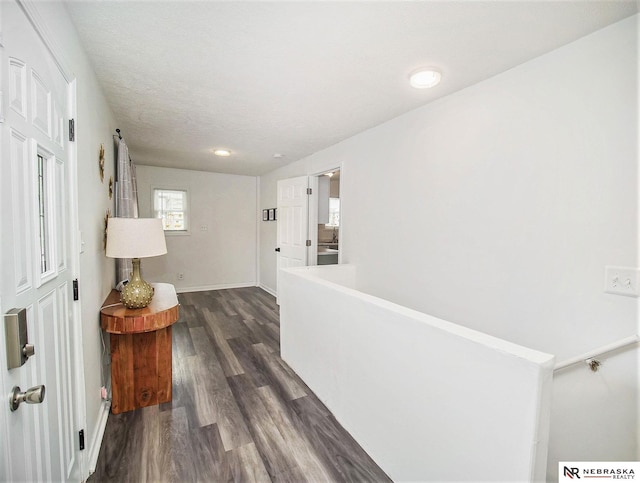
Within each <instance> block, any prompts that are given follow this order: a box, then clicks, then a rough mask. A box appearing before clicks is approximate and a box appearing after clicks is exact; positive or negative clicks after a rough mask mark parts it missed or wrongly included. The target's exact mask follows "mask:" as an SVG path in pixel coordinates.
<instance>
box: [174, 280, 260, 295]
mask: <svg viewBox="0 0 640 483" xmlns="http://www.w3.org/2000/svg"><path fill="white" fill-rule="evenodd" d="M255 286H256V283H255V282H246V283H222V284H218V285H201V286H195V287H176V292H177V293H187V292H207V291H209V290H226V289H230V288H245V287H255Z"/></svg>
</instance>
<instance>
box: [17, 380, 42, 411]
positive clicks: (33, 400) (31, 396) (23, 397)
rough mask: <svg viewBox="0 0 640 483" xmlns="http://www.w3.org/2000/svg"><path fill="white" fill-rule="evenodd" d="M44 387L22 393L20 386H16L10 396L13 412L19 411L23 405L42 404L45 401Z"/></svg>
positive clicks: (35, 387)
mask: <svg viewBox="0 0 640 483" xmlns="http://www.w3.org/2000/svg"><path fill="white" fill-rule="evenodd" d="M44 392H45V391H44V386H34V387H32V388H29V389H27V390H26V391H25V392H22V391H20V386H15V387H14V388H13V390H12V391H11V393H10V394H9V407H10V408H11V411H15V410H16V409H18V407H19V406H20V404H21V403H23V402H24V403H27V404H40V403H41V402H42V401H44Z"/></svg>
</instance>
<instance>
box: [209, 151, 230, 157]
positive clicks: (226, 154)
mask: <svg viewBox="0 0 640 483" xmlns="http://www.w3.org/2000/svg"><path fill="white" fill-rule="evenodd" d="M213 154H215V155H216V156H221V157H223V158H226V157H227V156H231V151H229V150H228V149H216V150H215V151H214V152H213Z"/></svg>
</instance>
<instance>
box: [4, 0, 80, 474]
mask: <svg viewBox="0 0 640 483" xmlns="http://www.w3.org/2000/svg"><path fill="white" fill-rule="evenodd" d="M15 2H16V3H17V4H18V6H19V7H20V8H21V9H22V11H23V12H24V14H25V16H26V18H27V20H28V21H29V22H30V23H31V25H32V26H33V28H34V30H35V32H36V34H37V35H38V36H39V37H40V39H41V40H42V42H43V46H44V47H45V48H46V49H47V51H48V52H49V55H50V56H51V58H52V60H53V61H54V63H55V64H56V66H57V67H58V69H59V71H60V74H61V75H62V77H63V78H64V80H65V82H66V84H67V90H68V92H67V106H65V107H66V112H67V114H68V117H69V119H77V78H76V76H75V74H74V73H73V71H72V70H71V68H70V63H69V62H68V59H67V58H66V55H65V53H64V51H63V50H62V49H61V48H60V47H59V44H58V41H57V39H56V37H55V36H54V35H53V34H52V33H51V31H50V29H49V28H48V26H47V23H46V21H45V16H44V15H43V14H41V8H42V7H41V6H39V3H38V2H37V1H36V0H15ZM1 17H2V5H0V18H1ZM0 25H1V24H0ZM1 34H2V32H1V31H0V42H1V39H2V37H1ZM0 49H4V46H3V45H2V44H1V43H0ZM3 57H4V55H3ZM0 89H1V87H0ZM4 109H6V106H4V105H2V103H0V123H3V122H4ZM0 136H2V134H0ZM2 141H5V140H4V139H2ZM66 144H67V148H68V150H67V157H66V163H68V166H69V175H68V179H67V180H66V181H67V183H68V184H67V188H68V202H69V205H70V207H71V209H70V210H69V217H70V219H69V226H70V230H69V239H68V240H67V242H68V244H69V268H68V269H69V270H70V271H71V274H72V278H73V279H77V278H79V275H80V233H79V226H80V225H79V213H78V206H79V204H78V203H79V201H78V147H77V138H76V140H75V141H73V142H70V141H67V143H66ZM71 309H72V310H71V318H72V322H71V324H72V331H71V333H72V344H73V349H74V357H75V358H76V359H75V364H74V371H73V375H72V379H71V381H69V383H70V384H73V385H74V386H75V388H76V391H75V401H68V402H69V404H72V405H73V407H75V408H76V412H75V420H74V421H73V424H74V425H75V428H74V431H76V432H77V431H78V430H80V429H82V428H85V427H86V401H85V398H84V396H85V394H86V391H85V379H84V354H83V351H82V324H81V321H82V304H81V302H78V303H72V305H71ZM6 310H8V308H7V307H4V306H3V304H2V300H0V314H4V312H5V311H6ZM4 382H5V375H4V370H0V384H2V387H4ZM0 412H2V414H3V415H2V417H3V418H4V420H5V427H8V426H7V425H8V418H9V417H10V415H9V412H8V411H5V410H2V411H0ZM10 443H11V440H10V435H8V434H5V435H2V436H0V449H1V450H3V451H2V453H3V454H4V458H3V459H4V461H3V463H4V465H3V466H4V468H7V469H8V468H10V467H11V463H10V461H8V459H9V455H8V451H6V448H7V447H8V445H10ZM74 451H75V452H76V457H77V458H78V463H79V470H80V474H81V476H82V479H83V480H84V479H86V477H87V476H88V471H87V460H86V456H85V454H84V453H85V452H83V451H81V450H79V449H77V448H75V449H74Z"/></svg>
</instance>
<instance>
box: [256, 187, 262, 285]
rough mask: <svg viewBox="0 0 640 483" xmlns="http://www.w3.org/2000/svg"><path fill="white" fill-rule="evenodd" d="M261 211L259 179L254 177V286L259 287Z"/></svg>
mask: <svg viewBox="0 0 640 483" xmlns="http://www.w3.org/2000/svg"><path fill="white" fill-rule="evenodd" d="M261 222H262V210H261V209H260V177H259V176H256V285H257V286H260V248H261V245H260V223H261Z"/></svg>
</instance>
